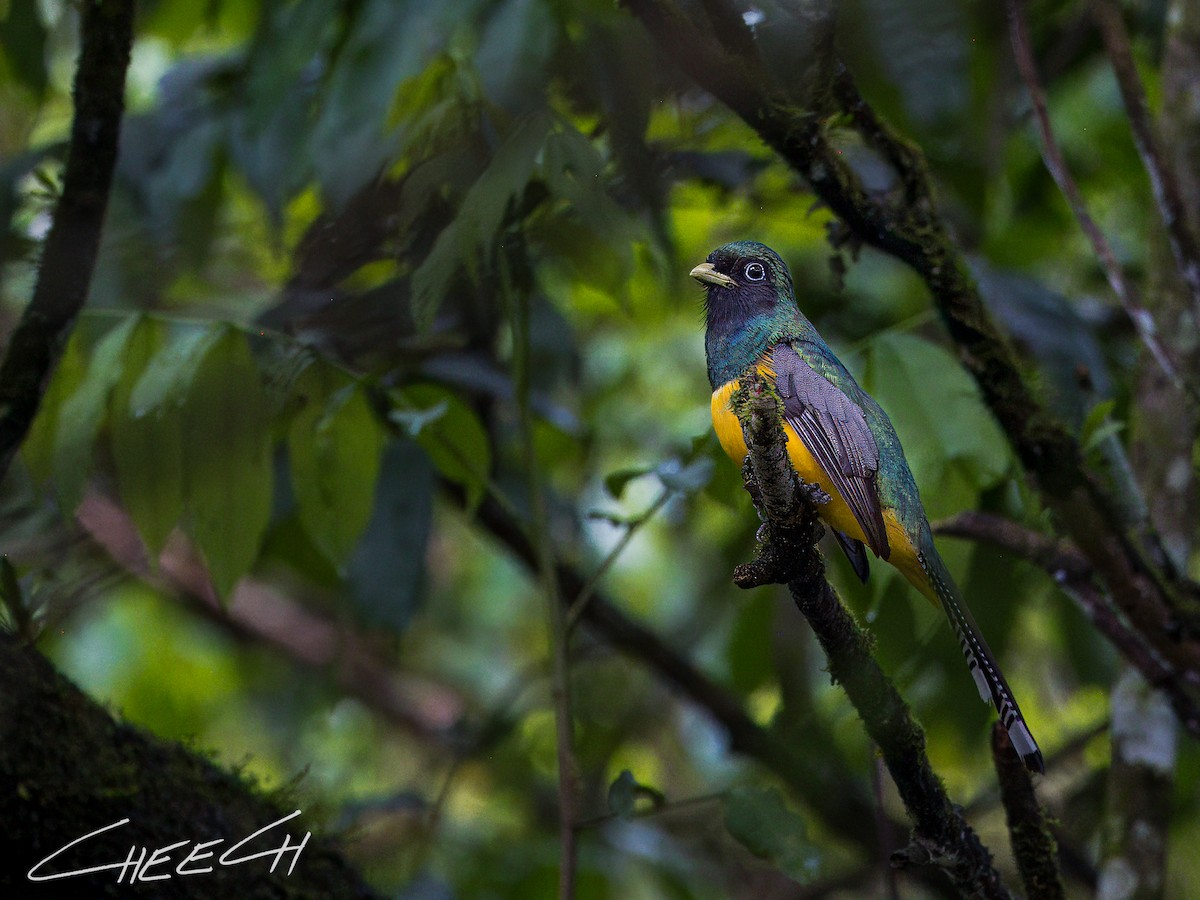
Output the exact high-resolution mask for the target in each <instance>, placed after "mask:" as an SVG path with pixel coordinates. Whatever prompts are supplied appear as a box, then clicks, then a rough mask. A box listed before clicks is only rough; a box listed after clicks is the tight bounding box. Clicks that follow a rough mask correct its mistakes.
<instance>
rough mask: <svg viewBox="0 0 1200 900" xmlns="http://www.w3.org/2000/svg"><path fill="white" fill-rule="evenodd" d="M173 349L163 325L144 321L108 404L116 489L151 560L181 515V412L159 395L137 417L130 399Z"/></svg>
mask: <svg viewBox="0 0 1200 900" xmlns="http://www.w3.org/2000/svg"><path fill="white" fill-rule="evenodd" d="M172 346H173V345H171V344H169V343H168V334H167V326H166V325H165V324H164V323H162V322H161V321H156V320H153V319H142V320H141V321H140V322H139V323H138V325H137V328H136V329H135V331H134V333H133V335H132V336H131V337H130V339H129V343H128V346H127V347H126V351H125V371H124V372H123V373H122V374H121V378H120V380H119V381H118V382H117V384H116V387H115V388H114V389H113V392H112V397H111V400H110V403H109V422H110V440H111V444H112V454H113V464H114V466H115V468H116V475H117V488H118V490H119V492H120V495H121V502H122V503H123V504H124V505H125V508H126V509H127V510H128V511H129V514H130V516H132V517H133V521H134V524H135V525H136V526H137V529H138V533H139V534H140V535H141V536H142V541H143V542H144V543H145V545H146V549H147V551H148V555H149V557H150V559H151V560H154V559H156V558H157V557H158V554H159V552H160V551H161V550H162V548H163V545H164V544H165V543H166V540H167V537H168V536H169V535H170V533H171V531H172V530H173V529H174V528H175V526H176V525H177V524H178V523H179V521H180V519H181V517H182V515H183V506H184V479H183V465H184V462H183V409H182V406H181V404H180V403H179V402H173V401H172V402H167V395H161V397H160V400H161V402H160V403H159V404H158V405H157V406H155V407H153V408H146V407H140V408H139V410H138V414H137V415H135V414H134V411H133V406H132V404H131V398H132V396H133V393H134V390H135V388H136V386H137V385H138V384H139V382H141V381H142V379H143V377H144V375H145V373H146V371H147V368H148V367H149V366H150V365H151V363H152V361H153V360H155V359H156V358H157V357H158V356H159V354H161V353H163V352H164V351H167V352H169V349H170V347H172ZM181 397H182V395H181Z"/></svg>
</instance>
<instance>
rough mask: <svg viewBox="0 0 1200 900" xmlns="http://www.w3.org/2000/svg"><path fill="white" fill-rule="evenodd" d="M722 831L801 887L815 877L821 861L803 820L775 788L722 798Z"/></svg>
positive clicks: (735, 792) (740, 789)
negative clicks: (724, 829) (723, 816)
mask: <svg viewBox="0 0 1200 900" xmlns="http://www.w3.org/2000/svg"><path fill="white" fill-rule="evenodd" d="M725 828H726V829H727V830H728V831H729V833H730V834H731V835H732V836H733V837H734V838H735V839H736V840H737V841H738V842H739V843H740V844H741V845H742V846H744V847H745V848H746V849H747V850H749V851H750V852H751V853H753V854H754V855H755V856H757V857H759V858H760V859H765V860H768V861H770V862H771V863H773V864H774V865H776V866H777V867H778V868H779V869H780V870H782V871H783V872H784V873H785V874H787V875H788V876H789V877H790V878H793V879H795V880H796V881H798V882H800V883H801V884H803V883H805V882H808V881H811V880H812V879H813V878H814V877H816V875H817V873H818V869H819V866H820V857H819V856H818V854H817V851H816V848H815V847H813V845H812V844H811V843H810V842H809V840H808V829H807V828H806V827H805V824H804V819H802V818H801V817H800V816H799V815H798V814H797V813H794V812H792V810H790V809H788V807H787V805H786V804H785V803H784V801H783V795H782V794H781V793H780V792H779V791H778V790H776V789H775V788H766V789H762V788H754V787H738V788H734V789H733V790H731V791H730V792H729V794H728V795H727V796H726V797H725Z"/></svg>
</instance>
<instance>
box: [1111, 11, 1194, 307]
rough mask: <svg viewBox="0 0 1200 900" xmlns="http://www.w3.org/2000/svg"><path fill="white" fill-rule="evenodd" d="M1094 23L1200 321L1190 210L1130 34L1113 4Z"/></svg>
mask: <svg viewBox="0 0 1200 900" xmlns="http://www.w3.org/2000/svg"><path fill="white" fill-rule="evenodd" d="M1091 11H1092V17H1093V19H1095V21H1096V25H1097V26H1098V27H1099V29H1100V34H1101V36H1102V37H1103V38H1104V48H1105V49H1106V50H1107V51H1108V58H1109V61H1110V62H1111V63H1112V68H1113V74H1114V75H1115V76H1116V78H1117V87H1119V88H1120V90H1121V99H1122V101H1124V103H1125V112H1126V114H1127V115H1128V116H1129V124H1130V127H1131V128H1132V130H1133V139H1134V143H1135V144H1136V145H1137V149H1138V153H1139V154H1140V155H1141V157H1142V164H1143V165H1144V166H1145V167H1146V174H1147V175H1149V176H1150V186H1151V188H1152V190H1153V193H1154V201H1155V205H1156V206H1157V208H1158V216H1159V218H1160V219H1161V220H1162V223H1163V227H1164V228H1165V230H1166V232H1167V242H1168V243H1169V244H1170V246H1171V254H1172V256H1173V257H1174V259H1175V265H1176V267H1177V268H1178V270H1179V275H1180V278H1181V279H1182V280H1183V283H1184V284H1185V285H1186V286H1187V291H1188V294H1189V295H1190V297H1191V306H1192V314H1193V315H1194V316H1195V317H1196V318H1197V320H1200V248H1197V246H1196V239H1195V236H1194V235H1193V234H1192V229H1191V227H1190V224H1189V222H1188V209H1187V205H1186V203H1185V202H1184V199H1183V192H1182V191H1181V190H1180V185H1179V178H1178V177H1177V176H1176V174H1175V168H1174V166H1172V165H1171V163H1170V160H1169V159H1168V158H1167V157H1166V155H1165V154H1164V153H1163V152H1162V148H1161V146H1160V145H1159V141H1158V135H1157V134H1156V133H1155V128H1154V123H1153V122H1151V120H1150V111H1149V109H1147V107H1146V91H1145V89H1144V88H1143V87H1142V80H1141V78H1140V77H1138V71H1137V66H1136V65H1135V64H1134V61H1133V51H1132V49H1131V48H1130V46H1129V33H1128V32H1127V31H1126V30H1125V22H1124V21H1123V20H1122V18H1121V11H1120V10H1119V9H1118V8H1117V6H1116V4H1114V3H1112V2H1111V0H1092V3H1091Z"/></svg>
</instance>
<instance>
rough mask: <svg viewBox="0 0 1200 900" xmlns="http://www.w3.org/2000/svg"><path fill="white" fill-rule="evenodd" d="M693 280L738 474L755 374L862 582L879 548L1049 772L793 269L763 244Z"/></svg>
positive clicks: (875, 412)
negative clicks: (700, 291) (747, 391)
mask: <svg viewBox="0 0 1200 900" xmlns="http://www.w3.org/2000/svg"><path fill="white" fill-rule="evenodd" d="M691 275H692V277H693V278H695V279H697V280H698V281H700V282H701V283H702V284H703V285H704V286H705V288H706V298H705V319H706V331H705V338H704V349H705V354H706V356H707V358H708V379H709V382H710V383H711V385H712V391H713V393H712V419H713V427H714V428H715V429H716V432H717V437H718V439H719V440H720V442H721V446H722V447H723V448H724V450H725V452H726V453H728V454H729V456H730V457H732V458H733V460H734V461H735V462H736V463H738V464H740V463H741V462H742V460H743V459H744V458H745V456H746V452H747V451H746V442H745V439H744V438H743V437H742V429H741V426H740V424H739V423H738V420H737V417H736V416H735V415H734V413H733V411H732V410H731V409H730V408H729V400H730V397H731V395H732V394H733V392H734V391H735V390H736V389H737V387H738V383H739V379H740V378H741V377H742V376H743V375H744V374H746V373H747V372H748V371H750V370H752V369H755V370H757V371H758V372H759V374H760V375H761V376H763V377H765V378H767V379H769V380H770V381H772V382H773V383H774V385H775V387H776V389H777V390H778V391H779V394H780V396H781V397H782V398H783V407H784V410H783V418H784V422H783V427H784V431H785V433H786V434H787V448H788V456H789V458H790V459H791V463H792V466H793V467H794V468H795V469H796V471H797V473H798V474H799V475H800V477H801V478H802V479H803V480H804V481H806V482H808V483H810V484H817V485H820V487H821V488H822V489H823V490H824V491H825V493H827V494H828V495H829V500H828V502H826V503H823V504H821V505H820V506H819V507H818V512H819V514H820V516H821V519H822V520H823V521H824V522H825V523H826V524H827V525H828V526H829V527H830V529H832V531H833V533H834V535H835V536H836V538H837V540H838V543H839V544H840V545H841V547H842V549H843V550H844V551H845V553H846V556H847V557H848V558H849V559H850V562H851V564H852V565H853V567H854V571H855V573H856V574H857V575H858V577H859V578H861V579H862V580H864V581H865V580H866V577H867V561H868V557H867V553H866V548H870V550H871V552H872V553H874V554H875V555H876V556H877V557H879V558H880V559H884V560H887V561H888V562H889V563H891V564H892V565H893V566H895V567H896V568H897V569H899V570H900V571H901V572H902V573H903V574H904V577H905V578H907V579H908V580H909V582H910V583H911V584H912V585H913V586H914V587H915V588H916V589H917V590H918V591H920V592H921V593H922V594H924V595H925V596H926V597H928V598H929V600H930V601H932V602H933V604H934V605H935V606H939V607H941V609H942V610H943V611H944V612H945V614H946V617H947V618H948V619H949V620H950V624H951V626H952V627H953V628H954V631H955V634H956V635H957V636H958V641H959V643H960V644H961V646H962V651H963V655H964V656H965V657H966V659H967V665H968V667H969V668H970V670H971V675H972V676H973V677H974V679H975V683H976V685H977V687H978V688H979V694H980V696H981V697H982V698H983V699H984V702H988V701H991V702H993V703H994V704H995V705H996V710H997V711H998V713H999V716H1000V721H1001V722H1002V723H1003V725H1004V727H1005V729H1006V730H1007V731H1008V736H1009V738H1010V740H1011V741H1012V744H1013V746H1014V747H1015V748H1016V750H1017V752H1018V753H1019V754H1020V756H1021V758H1022V759H1023V760H1024V762H1025V765H1026V766H1027V767H1028V768H1029V769H1031V770H1033V771H1036V772H1041V771H1043V768H1044V766H1043V762H1042V754H1041V751H1040V750H1039V749H1038V745H1037V742H1036V741H1034V739H1033V736H1032V735H1031V734H1030V732H1029V727H1028V726H1027V725H1026V724H1025V718H1024V716H1022V715H1021V709H1020V707H1018V706H1017V701H1016V700H1015V699H1014V698H1013V695H1012V691H1011V690H1009V687H1008V683H1007V682H1006V681H1005V680H1004V675H1003V674H1002V673H1001V671H1000V666H999V665H998V664H997V662H996V658H995V656H993V655H992V652H991V650H989V649H988V645H987V642H986V641H984V639H983V635H982V634H981V633H980V631H979V627H978V626H977V625H976V624H975V620H974V619H973V618H972V616H971V613H970V611H969V610H968V609H967V606H966V604H965V603H964V602H963V599H962V594H961V592H960V591H959V589H958V587H957V585H955V583H954V579H953V578H952V577H951V576H950V572H949V570H948V569H947V568H946V564H945V563H944V562H943V561H942V558H941V556H939V555H938V551H937V548H936V547H935V546H934V543H933V532H932V531H931V529H930V527H929V520H928V519H927V518H926V516H925V509H924V507H923V506H922V505H921V495H920V493H919V492H918V491H917V484H916V481H915V480H914V479H913V475H912V472H911V471H910V470H909V468H908V461H907V460H906V459H905V458H904V450H903V449H902V448H901V446H900V439H899V438H898V437H897V436H896V430H895V428H893V427H892V422H891V420H890V419H889V418H888V417H887V413H885V412H884V411H883V409H882V408H880V406H879V404H878V403H876V402H875V400H874V399H873V398H872V397H871V396H870V395H869V394H867V392H866V391H864V390H863V389H862V388H861V387H859V385H858V382H857V381H855V380H854V377H853V376H852V375H851V374H850V373H849V372H848V371H847V370H846V367H845V366H843V365H842V363H841V362H840V361H839V360H838V358H837V357H836V356H834V354H833V351H832V350H830V349H829V345H828V344H826V343H825V341H824V340H822V338H821V336H820V335H819V334H818V333H817V330H816V328H814V327H813V324H812V322H810V321H809V320H808V319H807V318H806V317H805V315H804V314H803V313H802V312H801V311H800V308H799V306H798V305H797V303H796V296H795V290H794V288H793V286H792V278H791V274H790V273H789V272H788V268H787V265H786V264H785V263H784V262H783V260H782V259H780V257H779V255H778V254H777V253H775V252H774V251H773V250H771V249H770V248H769V247H767V246H765V245H763V244H760V243H758V242H756V241H737V242H735V243H732V244H726V245H725V246H723V247H719V248H717V249H716V250H714V251H713V252H712V253H711V254H709V257H708V260H707V261H706V262H703V263H701V264H700V265H698V266H696V268H694V269H692V272H691Z"/></svg>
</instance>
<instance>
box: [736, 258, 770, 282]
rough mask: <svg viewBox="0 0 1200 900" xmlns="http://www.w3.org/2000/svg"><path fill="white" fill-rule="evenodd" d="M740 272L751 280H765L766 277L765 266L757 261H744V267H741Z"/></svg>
mask: <svg viewBox="0 0 1200 900" xmlns="http://www.w3.org/2000/svg"><path fill="white" fill-rule="evenodd" d="M742 272H743V273H745V275H746V277H747V278H749V279H750V280H751V281H765V280H766V278H767V270H766V267H765V266H763V264H762V263H759V262H750V263H746V268H744V269H742Z"/></svg>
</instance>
